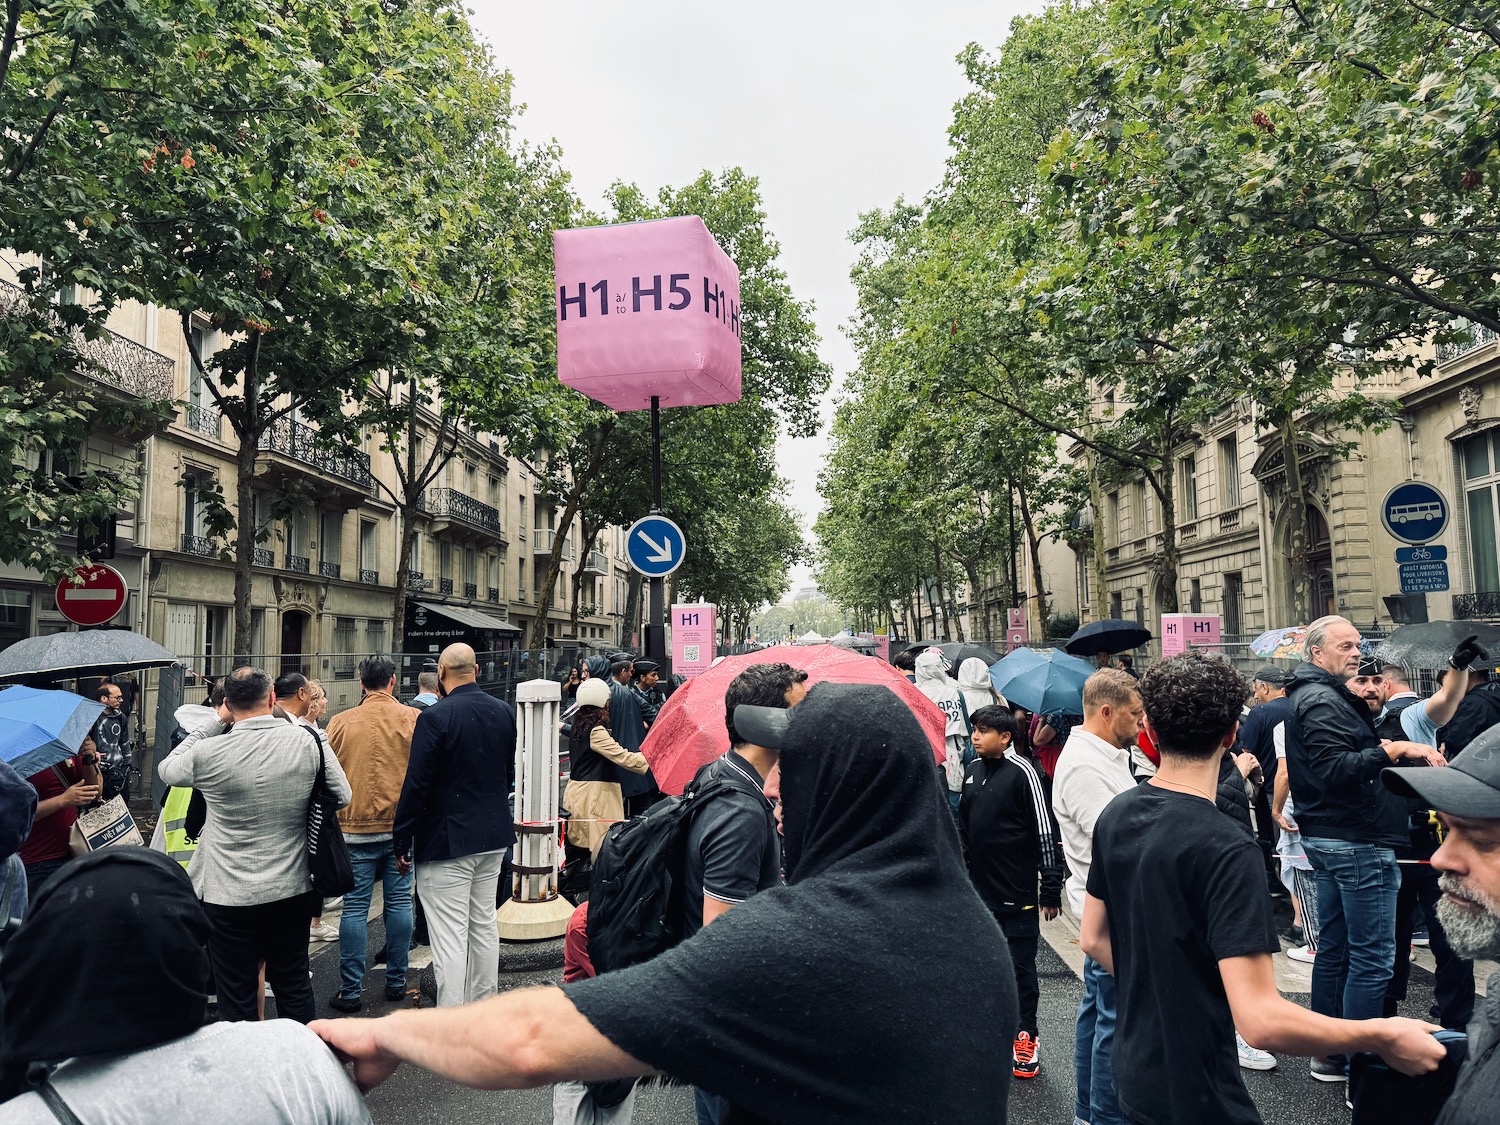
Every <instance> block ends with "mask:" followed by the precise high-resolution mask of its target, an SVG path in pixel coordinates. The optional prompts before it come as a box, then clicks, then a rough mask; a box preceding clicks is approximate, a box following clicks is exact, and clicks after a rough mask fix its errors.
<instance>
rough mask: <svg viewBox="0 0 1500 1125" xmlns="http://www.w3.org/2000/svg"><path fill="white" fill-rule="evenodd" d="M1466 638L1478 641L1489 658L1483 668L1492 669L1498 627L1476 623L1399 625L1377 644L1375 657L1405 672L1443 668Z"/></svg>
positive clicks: (1499, 645) (1497, 654)
mask: <svg viewBox="0 0 1500 1125" xmlns="http://www.w3.org/2000/svg"><path fill="white" fill-rule="evenodd" d="M1466 637H1477V638H1478V639H1479V645H1480V647H1481V648H1483V649H1484V650H1485V652H1487V653H1488V654H1489V657H1490V660H1489V662H1488V663H1487V664H1485V665H1484V667H1487V668H1493V667H1494V666H1495V662H1496V661H1497V660H1500V626H1496V625H1485V624H1483V623H1481V622H1478V621H1422V622H1418V623H1417V624H1414V625H1402V626H1400V627H1399V628H1397V629H1395V630H1394V631H1393V632H1392V633H1391V635H1390V636H1389V637H1387V638H1386V639H1385V640H1383V641H1378V642H1376V645H1375V649H1374V653H1373V655H1374V657H1375V659H1376V660H1384V661H1386V662H1387V663H1389V664H1400V665H1401V666H1403V667H1405V668H1446V667H1447V666H1448V658H1449V657H1450V656H1452V655H1453V650H1454V649H1456V648H1457V647H1458V646H1459V643H1460V642H1462V641H1463V640H1464V638H1466Z"/></svg>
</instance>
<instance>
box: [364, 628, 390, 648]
mask: <svg viewBox="0 0 1500 1125" xmlns="http://www.w3.org/2000/svg"><path fill="white" fill-rule="evenodd" d="M385 625H386V623H385V622H384V621H383V620H382V621H374V620H371V621H366V622H365V648H366V650H368V651H369V652H375V653H383V652H385Z"/></svg>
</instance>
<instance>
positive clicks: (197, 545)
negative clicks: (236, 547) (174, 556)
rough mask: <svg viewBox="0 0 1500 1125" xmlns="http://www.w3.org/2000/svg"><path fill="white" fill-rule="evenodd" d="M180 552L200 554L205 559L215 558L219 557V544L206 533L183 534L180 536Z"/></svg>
mask: <svg viewBox="0 0 1500 1125" xmlns="http://www.w3.org/2000/svg"><path fill="white" fill-rule="evenodd" d="M182 553H183V554H184V555H200V556H202V557H203V558H205V559H216V558H218V557H219V545H218V544H217V543H215V542H214V541H213V540H212V539H210V538H209V537H208V536H207V535H184V536H183V537H182Z"/></svg>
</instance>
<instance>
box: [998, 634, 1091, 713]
mask: <svg viewBox="0 0 1500 1125" xmlns="http://www.w3.org/2000/svg"><path fill="white" fill-rule="evenodd" d="M1023 654H1024V655H1023ZM1096 671H1098V669H1096V668H1095V667H1094V666H1093V665H1092V664H1090V663H1089V662H1088V661H1087V660H1080V659H1078V657H1076V656H1069V655H1068V654H1067V653H1065V652H1059V651H1057V650H1056V649H1052V650H1051V651H1048V652H1036V651H1034V650H1033V649H1029V648H1018V649H1016V650H1015V652H1012V653H1011V654H1010V655H1008V656H1006V657H1005V658H1004V659H1003V660H997V661H995V663H994V665H993V666H992V667H991V668H990V682H991V683H992V684H994V685H995V690H996V691H998V692H999V693H1000V694H1001V695H1003V696H1005V698H1006V699H1007V700H1009V701H1010V702H1011V703H1015V704H1018V705H1020V706H1022V707H1024V708H1026V710H1028V711H1033V712H1035V713H1037V714H1041V715H1058V714H1062V715H1081V714H1083V683H1084V681H1085V680H1087V679H1088V678H1089V677H1090V676H1092V675H1093V674H1094V673H1095V672H1096Z"/></svg>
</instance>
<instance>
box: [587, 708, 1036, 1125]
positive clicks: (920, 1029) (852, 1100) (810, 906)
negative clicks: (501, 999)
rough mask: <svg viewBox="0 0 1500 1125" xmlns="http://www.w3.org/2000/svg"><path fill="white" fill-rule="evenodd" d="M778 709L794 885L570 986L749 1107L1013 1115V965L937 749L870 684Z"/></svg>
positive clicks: (904, 711)
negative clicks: (938, 766)
mask: <svg viewBox="0 0 1500 1125" xmlns="http://www.w3.org/2000/svg"><path fill="white" fill-rule="evenodd" d="M784 721H785V724H786V730H785V736H784V737H783V738H782V739H781V740H780V741H781V743H782V745H781V758H780V762H781V795H782V796H781V799H782V803H783V805H784V807H785V828H786V834H785V867H786V876H787V882H786V885H785V886H780V887H774V888H772V889H770V890H765V891H761V892H760V893H758V894H755V895H753V896H751V897H750V898H749V899H748V900H746V901H745V902H743V903H741V904H740V905H738V906H736V907H735V908H734V909H733V910H731V911H729V912H728V913H727V914H725V915H723V916H722V917H720V918H718V919H717V920H715V922H714V924H713V925H712V926H707V927H704V929H702V930H701V931H699V932H698V933H697V934H695V935H694V936H693V937H691V938H689V939H688V940H687V941H685V942H683V943H682V944H680V945H678V946H676V947H675V948H673V949H670V950H668V951H667V952H666V953H663V954H662V955H660V956H658V957H656V958H654V959H653V960H651V961H648V962H646V963H645V964H642V965H637V966H635V967H633V968H629V969H622V970H617V971H615V972H612V973H605V974H603V975H601V976H598V977H595V978H594V979H592V980H589V981H579V982H578V983H576V984H572V985H564V989H565V991H567V993H568V995H569V997H570V998H571V999H572V1000H573V1002H574V1004H575V1005H576V1006H577V1007H578V1009H579V1011H580V1012H582V1013H583V1015H584V1017H585V1018H586V1019H588V1020H589V1022H590V1023H592V1024H593V1025H594V1027H595V1028H597V1029H598V1030H599V1031H600V1032H601V1033H602V1034H603V1035H605V1036H606V1037H607V1038H609V1039H610V1040H611V1041H613V1042H614V1043H616V1044H617V1045H618V1046H620V1047H621V1048H622V1049H623V1050H625V1051H628V1052H629V1053H630V1054H632V1055H634V1056H635V1057H636V1058H639V1059H642V1060H644V1061H646V1062H648V1063H650V1064H651V1065H652V1066H653V1067H656V1068H657V1069H659V1070H662V1071H664V1072H665V1073H668V1074H671V1075H672V1076H673V1077H675V1078H678V1079H680V1080H682V1081H685V1082H691V1083H693V1084H694V1085H698V1086H702V1087H703V1088H704V1089H707V1090H711V1091H713V1092H714V1093H716V1094H719V1095H720V1096H722V1097H724V1098H726V1099H727V1100H728V1101H729V1103H730V1104H731V1105H732V1106H733V1107H734V1109H735V1111H736V1112H737V1113H742V1114H746V1115H750V1116H751V1119H756V1120H759V1119H765V1120H773V1121H777V1122H781V1123H782V1125H827V1123H828V1122H853V1121H978V1120H1004V1118H1005V1107H1006V1096H1007V1088H1008V1085H1009V1081H1010V1072H1011V1067H1010V1066H1009V1065H1008V1063H1009V1060H1010V1044H1009V1040H1008V1039H1006V1038H1005V1037H1003V1036H997V1035H995V1034H994V1028H996V1027H1013V1026H1015V1021H1016V1018H1017V1013H1016V1006H1015V973H1014V970H1013V969H1012V967H1011V963H1010V957H1009V954H1008V951H1007V948H1006V945H1005V941H1004V938H1003V937H1002V936H1001V934H1000V931H999V928H998V926H997V925H996V924H995V921H994V918H993V917H992V916H991V915H990V913H989V911H988V910H986V909H985V907H984V905H983V903H981V902H980V900H979V897H978V895H977V894H976V893H975V891H974V888H973V886H972V884H971V883H970V882H969V878H968V875H967V873H966V872H965V870H964V865H963V858H962V856H961V854H960V851H959V844H958V835H957V833H955V832H954V830H953V822H952V817H951V814H950V813H949V811H948V803H947V798H946V795H945V793H944V792H943V786H942V783H941V782H940V780H939V775H938V771H937V770H935V769H934V768H933V762H932V746H931V743H930V742H929V741H928V739H927V736H926V735H925V734H924V733H923V730H922V727H921V725H920V724H919V723H918V722H917V719H916V717H915V716H914V715H913V714H912V712H911V709H910V708H909V707H908V706H907V705H906V704H905V703H903V702H902V701H901V699H900V697H899V696H897V695H896V694H895V693H894V692H893V691H891V690H890V689H889V688H885V687H880V686H875V685H870V684H836V683H821V684H818V685H817V686H815V687H814V688H812V690H811V691H809V693H808V695H807V698H806V699H804V700H803V701H802V702H801V703H799V704H798V705H797V706H796V707H794V708H791V709H790V710H789V711H787V712H785V719H784ZM935 949H941V950H942V951H943V955H942V956H941V957H937V956H932V955H931V951H932V950H935ZM642 996H651V997H652V999H653V1003H652V1005H651V1006H650V1007H649V1009H643V1008H642V1006H641V1003H640V998H641V997H642ZM832 1029H837V1033H836V1034H832V1033H831V1030H832ZM1002 1040H1003V1041H1002ZM833 1075H836V1076H837V1077H836V1078H833V1077H830V1076H833Z"/></svg>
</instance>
